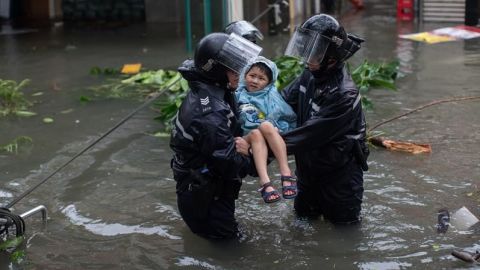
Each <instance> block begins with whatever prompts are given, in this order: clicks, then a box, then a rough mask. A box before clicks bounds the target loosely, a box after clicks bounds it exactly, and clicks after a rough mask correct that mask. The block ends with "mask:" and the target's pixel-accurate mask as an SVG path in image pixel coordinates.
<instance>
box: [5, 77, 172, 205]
mask: <svg viewBox="0 0 480 270" xmlns="http://www.w3.org/2000/svg"><path fill="white" fill-rule="evenodd" d="M179 80H180V79H178V80H175V81H174V82H172V83H171V84H170V85H168V86H167V87H166V88H164V89H163V91H159V92H157V93H156V94H155V95H153V96H151V97H150V98H149V99H148V100H147V101H146V102H144V103H143V104H142V105H140V106H139V107H137V108H136V109H135V110H133V111H132V112H131V113H130V114H128V115H127V116H125V117H124V118H123V119H122V120H120V121H119V122H118V123H117V124H115V125H114V126H113V127H111V128H110V129H109V130H108V131H107V132H105V133H104V134H103V135H101V136H100V137H98V138H97V139H96V140H95V141H93V142H92V143H90V144H89V145H87V146H86V147H85V148H83V150H81V151H80V152H78V153H77V154H75V155H74V156H73V157H72V158H70V159H69V160H67V161H66V162H65V163H63V164H62V165H61V166H60V167H58V168H57V169H56V170H54V171H53V172H52V173H50V174H49V175H48V176H47V177H45V178H44V179H43V180H42V181H40V182H38V183H37V184H36V185H34V186H33V187H31V188H29V189H27V190H26V191H24V192H23V193H22V194H20V195H19V196H18V197H17V198H15V199H14V200H12V201H11V202H10V203H8V204H7V205H6V206H5V207H4V208H6V209H9V208H11V207H12V206H14V205H15V204H16V203H17V202H19V201H20V200H21V199H23V198H25V197H26V196H27V195H28V194H30V193H31V192H33V191H34V190H35V189H37V188H38V187H39V186H41V185H42V184H43V183H45V182H46V181H47V180H49V179H50V178H51V177H52V176H54V175H55V174H57V173H58V172H59V171H60V170H62V169H63V168H65V167H66V166H67V165H68V164H70V163H71V162H72V161H74V160H75V159H77V158H78V157H79V156H81V155H82V154H83V153H85V152H87V151H88V150H89V149H91V148H92V147H93V146H95V145H96V144H97V143H98V142H100V141H101V140H103V139H104V138H105V137H107V136H108V135H109V134H110V133H112V132H113V131H115V130H116V129H117V128H119V127H120V126H121V125H123V124H124V123H125V122H126V121H128V120H129V119H130V118H132V117H133V116H134V115H135V114H136V113H138V112H139V111H141V110H142V109H144V108H145V107H147V106H148V105H150V104H151V103H152V102H153V101H154V100H155V99H157V98H158V97H159V96H160V95H162V94H163V93H164V92H165V91H167V90H169V89H170V87H172V86H173V85H174V84H175V83H177V82H178V81H179Z"/></svg>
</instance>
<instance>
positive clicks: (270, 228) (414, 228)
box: [0, 0, 480, 269]
mask: <svg viewBox="0 0 480 270" xmlns="http://www.w3.org/2000/svg"><path fill="white" fill-rule="evenodd" d="M381 2H382V1H379V0H377V1H369V2H367V5H366V8H365V10H362V11H359V12H347V13H345V14H343V16H342V17H340V18H339V21H341V22H342V24H343V25H344V27H345V29H347V31H348V32H351V33H355V34H356V35H358V36H360V37H362V38H364V39H365V40H366V42H365V43H364V44H362V45H363V48H362V49H361V50H360V51H359V52H358V53H357V54H356V55H355V56H354V57H353V58H351V59H350V60H349V62H350V64H351V66H353V67H355V66H358V65H359V64H360V63H362V62H363V61H364V60H368V61H371V62H382V61H385V62H389V61H392V60H395V59H398V60H399V61H400V73H401V74H402V76H401V77H400V78H398V79H397V81H396V86H397V91H390V90H384V89H372V90H371V91H370V92H369V93H368V98H369V99H370V100H371V101H372V103H373V108H372V109H371V110H368V111H366V118H367V123H368V125H369V126H370V127H371V126H373V125H374V124H376V123H379V122H380V121H384V120H386V119H389V118H392V117H394V116H396V115H400V114H402V113H406V112H407V111H409V110H412V109H415V108H417V107H419V106H422V105H424V104H427V103H429V102H432V101H435V100H441V99H448V98H453V97H467V96H480V86H479V85H480V76H479V74H480V38H474V39H469V40H457V41H450V42H444V43H438V44H427V43H422V42H416V41H412V40H407V39H401V38H399V37H398V35H399V34H409V33H417V32H423V31H430V30H433V29H437V28H441V27H447V26H455V25H457V24H452V23H417V22H397V20H396V19H395V14H394V4H381ZM383 2H385V1H383ZM392 6H393V8H392ZM392 12H393V13H392ZM174 32H175V31H167V30H165V29H162V28H160V27H156V25H149V24H144V25H143V24H140V25H138V24H137V25H131V26H128V27H122V28H115V29H82V28H68V27H65V26H62V25H58V26H56V27H52V28H49V29H38V31H34V32H30V33H23V34H6V35H0V62H1V63H2V65H0V78H1V79H9V80H16V81H21V80H23V79H26V78H28V79H30V80H31V82H30V84H29V85H28V86H27V87H26V88H25V90H24V93H25V95H26V97H27V98H28V99H29V100H32V101H34V106H33V107H32V111H35V112H36V113H37V116H33V117H30V118H16V117H7V118H1V119H0V138H1V143H0V144H4V143H8V142H10V141H11V140H13V139H14V138H15V137H18V136H22V135H23V136H29V137H31V138H32V139H33V147H32V149H31V150H30V151H29V152H26V153H25V152H24V153H20V154H19V155H12V154H7V153H0V203H1V205H2V206H3V205H5V204H8V203H9V202H10V201H12V200H13V199H14V198H16V197H17V196H18V195H20V194H21V193H22V192H24V191H25V190H28V189H29V188H30V187H32V186H34V185H35V184H37V183H38V182H39V181H41V180H42V179H44V178H45V177H47V176H48V175H49V174H50V173H51V172H53V171H54V170H55V169H57V168H58V167H59V166H61V165H62V164H64V163H65V162H66V161H68V160H69V159H70V158H71V157H73V156H74V155H75V154H77V153H78V152H79V151H81V150H82V149H84V148H85V147H86V146H87V145H88V144H90V143H91V142H93V141H94V140H95V139H97V138H98V137H99V136H101V135H102V134H104V133H105V132H107V131H108V130H109V129H110V128H111V127H113V126H114V125H115V124H117V123H118V122H119V121H120V120H122V119H123V118H124V117H125V116H127V115H128V114H129V113H130V112H132V111H133V110H134V109H136V108H137V107H138V106H140V105H141V102H139V101H135V100H125V99H97V100H93V101H91V102H81V101H80V100H81V97H82V96H88V95H90V92H89V90H88V87H91V86H95V85H100V84H102V83H105V82H106V81H107V80H108V77H106V76H94V75H90V74H89V71H90V69H91V68H92V67H94V66H99V67H102V68H105V67H115V68H117V67H121V66H122V65H123V64H127V63H142V65H143V67H144V68H147V69H152V70H156V69H176V67H177V66H178V65H180V63H181V62H182V61H183V60H184V59H186V58H188V57H189V56H191V55H189V54H188V53H187V52H186V50H185V44H184V41H183V36H179V35H177V34H176V33H174ZM288 39H289V35H288V33H281V34H279V35H274V36H269V35H267V34H266V35H265V39H264V40H263V41H262V42H261V43H260V45H261V46H262V47H263V48H264V55H265V56H266V57H268V58H274V57H278V56H280V55H281V54H282V53H283V51H284V50H285V46H286V44H287V42H288ZM38 92H41V93H42V94H41V95H38V94H37V95H35V93H38ZM479 111H480V102H479V101H478V100H472V101H461V102H452V103H445V104H439V105H436V106H431V107H428V108H426V109H424V110H421V111H419V112H416V113H413V114H410V115H408V116H406V117H402V118H400V119H397V120H395V121H392V122H390V123H388V124H385V125H382V126H381V127H379V128H378V129H377V130H378V131H382V132H384V134H383V136H384V137H386V138H389V139H392V140H399V141H414V142H419V143H428V144H431V146H432V153H430V154H417V155H414V154H410V153H403V152H393V151H388V150H385V149H382V148H378V147H374V146H371V148H370V151H371V153H370V157H369V159H368V165H369V167H370V169H369V171H368V172H366V173H365V183H364V187H365V193H364V202H363V205H362V216H363V221H362V223H361V224H360V225H359V226H356V227H346V228H335V227H333V226H332V225H331V224H329V223H328V222H325V221H323V220H301V219H297V218H296V217H295V215H294V212H293V201H290V200H282V201H280V202H278V203H275V204H272V205H268V204H265V203H264V202H263V200H262V198H261V197H260V195H259V193H258V192H257V189H258V183H257V179H255V178H252V177H247V178H246V179H244V182H243V186H242V189H241V192H240V198H239V200H238V201H237V211H236V216H237V220H238V221H239V223H240V224H241V227H242V232H243V233H244V236H243V238H242V239H240V240H239V241H228V242H215V241H213V242H211V241H207V240H205V239H203V238H200V237H198V236H196V235H194V234H193V233H191V232H190V230H189V229H188V228H187V226H186V225H185V223H184V222H183V221H182V219H181V218H180V214H179V213H178V209H177V205H176V197H175V196H176V195H175V182H174V180H173V176H172V172H171V169H170V159H171V157H172V152H171V150H170V148H169V137H168V136H167V137H154V136H151V134H153V133H155V132H157V131H159V130H160V129H161V128H162V126H161V125H160V123H159V122H158V121H154V117H156V116H157V115H158V113H157V112H154V111H153V110H151V109H149V108H147V109H144V110H141V111H140V112H139V113H137V114H136V115H135V116H134V117H133V118H132V119H130V120H128V121H127V122H126V123H125V124H123V125H121V126H120V127H119V128H118V129H116V130H115V131H114V132H112V133H111V134H110V135H109V136H107V137H106V138H105V139H103V140H101V141H100V142H99V143H98V144H96V145H95V146H94V147H93V148H92V149H90V150H89V151H87V152H86V153H85V154H83V155H81V156H80V157H79V158H77V159H76V160H75V161H74V162H72V163H71V164H69V165H68V166H66V167H65V168H63V169H62V170H61V171H60V172H59V173H57V174H56V175H54V176H53V177H52V178H51V179H50V180H49V181H47V182H45V183H44V184H43V185H41V186H40V187H39V188H38V189H36V190H35V191H33V192H32V193H31V194H29V195H28V196H27V197H25V198H24V199H22V200H21V201H19V202H18V203H17V204H15V205H14V207H13V208H12V210H13V211H14V212H16V213H23V212H25V211H27V210H29V209H31V208H33V207H35V206H37V205H44V206H45V207H46V208H47V209H48V221H47V225H46V226H43V224H42V222H41V217H40V215H34V216H32V217H29V218H27V219H26V222H27V224H26V241H24V244H22V246H21V247H20V249H22V250H24V252H25V257H24V259H23V260H21V261H20V262H12V261H11V258H10V257H9V254H7V253H6V252H2V253H0V269H260V268H274V267H277V268H280V269H285V268H288V269H473V268H474V266H473V265H471V264H467V263H465V262H462V261H460V260H458V259H455V258H454V257H452V256H451V255H450V254H451V252H452V251H453V250H454V249H457V250H467V251H471V252H475V251H476V250H480V234H479V233H480V227H479V226H480V225H479V224H476V225H475V226H473V227H471V228H468V229H465V230H461V229H460V228H459V227H457V228H456V227H455V226H450V228H449V229H448V230H447V231H446V232H445V233H438V232H437V227H436V225H437V212H438V211H439V210H440V209H448V210H449V212H450V213H453V212H455V211H456V210H458V209H460V208H462V207H463V206H465V207H466V208H467V209H469V210H470V211H471V212H472V214H474V215H475V216H476V217H478V218H480V187H479V183H480V182H479V178H480V164H479V162H478V157H479V154H478V153H479V152H480V144H479V143H478V141H479V140H480V118H479V117H478V112H479ZM45 117H51V118H52V119H54V122H53V123H50V124H48V123H45V122H43V121H42V119H43V118H45ZM290 158H291V159H292V160H290V162H291V165H292V166H294V160H293V157H290ZM277 171H278V168H277V164H276V163H275V162H273V163H272V165H271V166H270V172H271V176H274V173H275V172H277ZM275 177H276V178H279V176H278V175H277V176H275ZM276 178H274V179H276ZM274 184H275V185H279V181H278V180H274Z"/></svg>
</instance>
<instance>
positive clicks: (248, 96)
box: [236, 56, 297, 134]
mask: <svg viewBox="0 0 480 270" xmlns="http://www.w3.org/2000/svg"><path fill="white" fill-rule="evenodd" d="M254 63H263V64H265V65H267V66H268V67H269V68H270V70H271V71H272V81H271V82H270V83H269V84H268V85H267V86H266V87H265V88H264V89H262V90H259V91H255V92H248V90H247V87H246V82H245V73H246V72H247V71H248V70H249V69H250V67H251V66H252V65H253V64H254ZM277 77H278V69H277V65H275V63H273V62H272V61H270V60H268V59H267V58H265V57H262V56H259V57H257V58H255V60H254V61H252V62H251V63H250V64H248V65H247V66H246V67H245V68H244V69H243V71H242V73H241V74H240V82H239V86H238V88H237V91H236V97H237V103H238V107H239V115H240V120H241V121H242V122H243V123H242V129H243V131H244V134H247V133H248V132H250V131H251V130H253V129H256V128H258V126H260V124H261V123H262V122H264V121H269V122H271V123H272V124H273V125H274V126H275V127H277V128H278V131H279V132H280V133H283V132H286V131H289V130H291V129H294V128H295V126H296V120H297V116H296V115H295V112H294V111H293V110H292V108H291V107H290V105H288V104H287V103H286V102H285V100H284V99H283V98H282V96H281V95H280V93H279V92H278V90H277V88H276V87H275V81H276V80H277Z"/></svg>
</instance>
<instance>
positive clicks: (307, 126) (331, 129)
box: [282, 96, 359, 153]
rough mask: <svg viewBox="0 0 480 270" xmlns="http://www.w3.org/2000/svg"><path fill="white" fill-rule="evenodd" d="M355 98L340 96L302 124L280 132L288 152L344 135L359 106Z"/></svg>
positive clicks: (321, 143) (317, 144)
mask: <svg viewBox="0 0 480 270" xmlns="http://www.w3.org/2000/svg"><path fill="white" fill-rule="evenodd" d="M354 103H355V98H352V97H351V96H344V97H342V96H340V97H337V98H336V100H335V101H334V102H332V103H330V104H329V105H325V106H322V107H321V108H320V109H319V111H318V112H317V113H315V115H314V116H312V117H311V118H310V119H308V120H307V121H306V122H305V123H304V124H303V125H302V126H300V127H297V128H295V129H293V130H291V131H289V132H286V133H284V134H282V137H283V139H284V140H285V143H286V145H287V151H288V152H289V153H295V152H298V151H302V150H305V149H311V148H312V147H320V146H322V145H326V144H328V143H329V142H331V141H333V140H335V139H337V138H339V137H341V136H343V135H345V134H346V133H347V132H348V131H349V130H350V129H351V127H352V124H353V120H354V119H355V117H356V114H357V113H358V109H359V107H356V108H354V106H353V105H354Z"/></svg>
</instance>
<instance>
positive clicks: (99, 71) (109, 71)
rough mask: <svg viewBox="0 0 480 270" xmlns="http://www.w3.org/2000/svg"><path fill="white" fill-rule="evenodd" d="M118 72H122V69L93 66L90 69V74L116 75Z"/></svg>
mask: <svg viewBox="0 0 480 270" xmlns="http://www.w3.org/2000/svg"><path fill="white" fill-rule="evenodd" d="M116 74H120V70H118V69H116V68H101V67H92V68H91V69H90V75H116Z"/></svg>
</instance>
